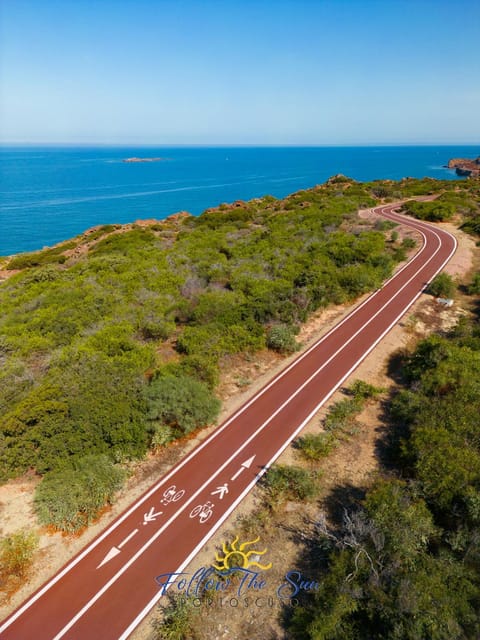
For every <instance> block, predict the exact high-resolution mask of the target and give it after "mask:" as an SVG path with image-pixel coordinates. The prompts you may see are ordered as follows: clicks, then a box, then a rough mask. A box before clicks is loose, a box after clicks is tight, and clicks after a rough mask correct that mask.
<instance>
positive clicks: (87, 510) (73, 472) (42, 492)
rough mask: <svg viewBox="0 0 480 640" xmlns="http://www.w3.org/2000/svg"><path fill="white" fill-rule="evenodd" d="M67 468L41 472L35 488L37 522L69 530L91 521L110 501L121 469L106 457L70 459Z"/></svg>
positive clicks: (118, 484)
mask: <svg viewBox="0 0 480 640" xmlns="http://www.w3.org/2000/svg"><path fill="white" fill-rule="evenodd" d="M70 464H71V467H70V468H66V469H62V470H59V471H50V472H49V473H47V474H45V476H44V478H43V480H42V482H41V483H40V484H39V485H38V487H37V489H36V491H35V498H34V504H35V511H36V513H37V516H38V520H39V522H40V524H43V525H47V526H48V525H50V526H54V527H55V528H56V529H59V530H60V531H65V532H67V533H73V532H75V531H78V530H79V529H81V528H82V527H84V526H87V525H88V524H90V523H91V522H92V520H94V519H95V518H96V517H97V516H98V514H99V512H100V510H101V509H102V507H104V506H105V505H107V504H111V503H112V502H113V498H114V495H115V492H116V491H118V490H119V489H120V488H121V486H122V484H123V481H124V479H125V472H124V471H123V470H122V469H121V468H120V467H118V466H116V465H114V464H113V463H112V462H111V461H110V460H109V459H108V458H107V457H106V456H101V455H90V456H85V457H83V458H77V459H72V460H71V462H70Z"/></svg>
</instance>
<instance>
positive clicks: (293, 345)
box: [267, 324, 299, 353]
mask: <svg viewBox="0 0 480 640" xmlns="http://www.w3.org/2000/svg"><path fill="white" fill-rule="evenodd" d="M267 346H268V348H269V349H272V350H273V351H278V352H279V353H293V352H295V351H296V350H297V349H298V347H299V345H298V344H297V341H296V340H295V332H294V330H293V329H292V327H290V326H287V325H284V324H280V325H275V326H273V327H271V328H270V329H269V330H268V332H267Z"/></svg>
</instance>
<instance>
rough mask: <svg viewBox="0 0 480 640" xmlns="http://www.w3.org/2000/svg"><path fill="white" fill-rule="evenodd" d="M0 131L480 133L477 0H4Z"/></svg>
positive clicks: (190, 136)
mask: <svg viewBox="0 0 480 640" xmlns="http://www.w3.org/2000/svg"><path fill="white" fill-rule="evenodd" d="M0 7H1V9H0V91H1V94H0V104H1V106H0V141H2V142H4V143H8V142H27V143H28V142H31V143H41V142H52V143H68V142H73V143H85V144H89V143H118V144H122V143H135V144H138V143H152V144H274V145H276V144H278V145H282V144H298V145H323V144H327V145H328V144H333V145H334V144H374V143H380V144H382V143H383V144H388V143H424V144H428V143H432V144H434V143H447V144H448V143H452V144H455V143H475V144H476V143H479V142H480V117H479V115H480V55H479V49H478V44H479V42H480V3H479V2H475V1H473V2H472V1H471V0H468V1H464V0H457V1H456V2H455V1H453V0H448V1H447V0H378V1H373V0H366V1H363V0H241V1H235V0H189V1H187V0H185V1H182V0H134V1H133V0H92V1H87V0H57V1H54V0H2V1H1V2H0Z"/></svg>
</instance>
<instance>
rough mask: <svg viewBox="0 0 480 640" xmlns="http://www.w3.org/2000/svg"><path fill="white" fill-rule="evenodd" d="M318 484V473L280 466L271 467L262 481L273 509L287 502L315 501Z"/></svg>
mask: <svg viewBox="0 0 480 640" xmlns="http://www.w3.org/2000/svg"><path fill="white" fill-rule="evenodd" d="M318 482H319V474H318V473H317V472H314V471H306V470H305V469H302V468H301V467H295V466H290V465H280V464H279V465H274V466H273V467H271V468H270V469H269V470H268V471H267V473H266V474H265V475H264V476H263V478H262V480H261V484H262V486H263V487H264V489H265V492H266V496H267V502H268V504H269V506H270V507H271V508H275V507H277V506H278V505H279V504H281V503H282V502H285V501H286V500H296V501H303V500H311V499H313V498H314V497H315V495H316V494H317V491H318Z"/></svg>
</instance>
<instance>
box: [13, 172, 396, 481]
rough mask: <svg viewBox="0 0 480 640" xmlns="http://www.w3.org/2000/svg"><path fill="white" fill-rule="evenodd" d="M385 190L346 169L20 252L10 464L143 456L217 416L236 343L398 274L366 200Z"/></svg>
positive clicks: (282, 344) (238, 349)
mask: <svg viewBox="0 0 480 640" xmlns="http://www.w3.org/2000/svg"><path fill="white" fill-rule="evenodd" d="M373 204H374V200H373V199H372V197H371V195H370V194H369V193H368V190H366V189H364V188H363V186H362V185H359V184H356V183H353V184H352V182H351V181H349V180H348V179H344V180H341V181H339V180H337V181H332V182H331V183H329V184H327V185H326V186H324V187H319V188H316V189H312V190H310V191H302V192H299V193H296V194H293V195H292V196H290V197H288V198H286V199H285V200H276V199H274V198H270V197H266V198H264V199H262V200H254V201H252V202H248V203H244V204H243V205H241V206H232V207H230V206H227V205H223V206H222V207H220V208H219V209H215V210H209V211H207V212H205V213H204V214H203V215H201V216H199V217H197V218H194V217H186V218H185V217H184V218H179V219H170V220H167V221H165V222H164V223H161V224H157V225H155V226H154V228H140V227H135V226H134V225H133V226H132V227H131V228H130V229H128V230H125V231H124V232H122V233H120V232H119V231H120V229H119V228H118V227H117V226H105V227H101V228H99V229H97V230H95V231H94V232H91V233H89V234H86V235H85V236H82V237H79V238H76V239H75V240H74V241H72V242H71V243H68V244H67V245H60V246H59V247H55V248H54V249H49V250H46V251H43V252H38V253H37V254H29V255H25V256H18V257H16V258H15V259H14V260H13V261H11V262H10V266H12V267H15V268H24V270H23V271H22V272H21V273H20V274H18V275H16V276H13V277H12V278H10V279H9V280H8V281H7V282H5V283H3V284H2V285H1V286H0V306H1V309H2V313H1V316H0V358H1V362H2V365H3V367H2V371H1V373H0V390H1V391H2V392H3V393H2V394H1V399H0V403H1V409H2V414H1V417H0V477H3V478H7V477H11V476H14V475H17V474H19V473H22V472H23V471H25V470H27V469H29V468H34V469H35V470H36V471H38V472H40V473H47V472H50V471H55V470H61V469H63V467H65V466H67V467H68V466H69V464H70V463H69V459H70V458H77V457H81V456H85V455H87V454H106V455H109V456H110V458H111V459H112V460H116V461H118V460H124V459H128V458H132V457H138V456H142V455H143V454H144V453H145V451H146V450H147V448H148V447H149V446H152V445H153V446H159V445H161V444H162V442H163V443H166V442H168V441H169V440H170V439H171V438H172V437H175V436H178V435H181V434H184V433H187V432H188V431H190V430H191V429H193V428H196V427H198V426H201V425H203V424H205V423H206V422H208V421H210V420H213V419H214V417H215V415H216V413H217V410H218V408H217V406H216V404H215V402H214V399H213V398H212V395H211V394H212V390H213V389H214V388H215V385H216V383H217V382H218V372H219V366H221V363H222V359H223V358H225V357H226V356H228V355H230V354H234V353H242V352H254V351H257V350H258V349H262V348H265V347H266V346H267V344H268V346H269V347H270V348H272V349H277V350H279V351H282V352H289V351H293V350H295V348H296V342H295V338H294V335H295V333H296V329H295V326H296V325H297V324H298V323H299V322H302V321H304V320H305V319H306V318H307V316H308V314H309V313H310V312H312V311H314V310H315V309H317V308H319V307H323V306H326V305H328V304H330V303H332V302H333V303H338V302H344V301H348V300H351V299H353V298H355V297H356V296H358V295H359V294H361V293H364V292H365V291H368V290H370V289H372V288H374V287H376V286H378V285H379V283H380V282H381V281H382V280H383V279H384V278H386V277H387V276H388V275H389V274H390V272H391V269H392V266H393V265H394V263H395V260H398V259H399V256H398V255H397V254H396V253H395V250H394V249H393V247H391V246H390V245H391V243H387V242H386V241H385V237H384V235H383V233H382V232H380V231H376V230H372V229H370V228H369V227H368V225H365V224H362V225H359V224H358V222H357V218H356V214H355V212H356V210H357V208H358V207H359V206H371V205H373ZM80 245H82V247H83V250H82V252H79V253H78V255H77V254H76V255H75V256H74V257H71V258H66V256H65V255H64V254H63V253H62V250H65V249H66V248H72V247H73V246H80ZM59 262H63V264H58V263H59ZM26 267H28V268H26ZM161 345H168V349H167V350H169V351H170V352H171V350H172V347H173V348H174V349H175V350H176V352H177V354H178V355H177V357H176V358H172V357H170V358H169V361H168V362H166V361H165V360H164V359H163V357H162V355H161V354H162V352H163V348H162V347H161ZM169 376H170V377H169ZM160 387H162V389H160ZM174 388H176V392H175V393H174V392H173V389H174ZM156 394H160V395H159V396H158V397H159V400H158V401H157V402H156V404H155V402H154V397H155V395H156ZM162 394H163V395H162ZM165 394H166V395H165ZM182 394H183V395H182ZM167 396H168V402H167V400H166V398H167ZM190 396H192V397H194V398H195V405H196V406H195V407H191V409H190V410H191V415H189V414H188V412H187V410H186V408H185V402H186V400H185V398H187V397H188V398H189V397H190ZM164 402H166V405H168V407H167V408H165V407H164V408H163V409H161V408H160V404H162V403H164ZM202 407H203V408H202Z"/></svg>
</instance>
